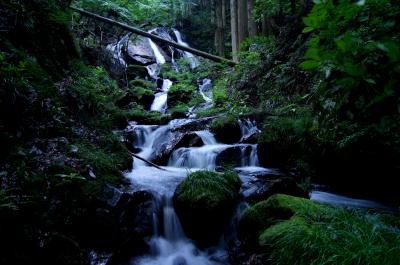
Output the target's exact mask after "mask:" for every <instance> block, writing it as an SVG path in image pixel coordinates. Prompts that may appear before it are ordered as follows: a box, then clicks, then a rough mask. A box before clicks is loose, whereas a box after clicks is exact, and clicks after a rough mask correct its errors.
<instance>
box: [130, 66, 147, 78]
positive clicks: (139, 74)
mask: <svg viewBox="0 0 400 265" xmlns="http://www.w3.org/2000/svg"><path fill="white" fill-rule="evenodd" d="M126 74H127V78H128V80H133V79H136V78H148V77H149V74H148V72H147V69H146V67H144V66H141V65H135V64H133V65H128V68H127V69H126Z"/></svg>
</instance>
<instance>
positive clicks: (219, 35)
mask: <svg viewBox="0 0 400 265" xmlns="http://www.w3.org/2000/svg"><path fill="white" fill-rule="evenodd" d="M222 5H223V0H216V1H215V21H216V29H215V48H216V50H217V52H218V55H219V56H224V54H225V47H224V43H225V42H224V35H225V34H224V28H223V24H224V23H223V19H222V17H223V14H222Z"/></svg>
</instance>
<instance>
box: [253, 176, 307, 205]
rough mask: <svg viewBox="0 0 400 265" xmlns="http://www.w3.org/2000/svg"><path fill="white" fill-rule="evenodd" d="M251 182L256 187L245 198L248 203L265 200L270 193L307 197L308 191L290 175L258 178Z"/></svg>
mask: <svg viewBox="0 0 400 265" xmlns="http://www.w3.org/2000/svg"><path fill="white" fill-rule="evenodd" d="M253 184H254V185H255V186H256V187H257V188H256V189H255V191H254V192H253V193H251V194H249V195H248V197H247V198H246V200H247V201H248V202H250V203H257V202H260V201H263V200H266V199H268V198H269V197H271V196H272V195H274V194H278V193H280V194H287V195H292V196H296V197H304V198H307V197H308V193H307V192H306V191H305V190H304V189H302V188H301V187H300V186H299V185H298V184H297V182H296V181H295V179H294V178H291V177H279V178H275V179H264V180H258V181H257V182H256V183H253Z"/></svg>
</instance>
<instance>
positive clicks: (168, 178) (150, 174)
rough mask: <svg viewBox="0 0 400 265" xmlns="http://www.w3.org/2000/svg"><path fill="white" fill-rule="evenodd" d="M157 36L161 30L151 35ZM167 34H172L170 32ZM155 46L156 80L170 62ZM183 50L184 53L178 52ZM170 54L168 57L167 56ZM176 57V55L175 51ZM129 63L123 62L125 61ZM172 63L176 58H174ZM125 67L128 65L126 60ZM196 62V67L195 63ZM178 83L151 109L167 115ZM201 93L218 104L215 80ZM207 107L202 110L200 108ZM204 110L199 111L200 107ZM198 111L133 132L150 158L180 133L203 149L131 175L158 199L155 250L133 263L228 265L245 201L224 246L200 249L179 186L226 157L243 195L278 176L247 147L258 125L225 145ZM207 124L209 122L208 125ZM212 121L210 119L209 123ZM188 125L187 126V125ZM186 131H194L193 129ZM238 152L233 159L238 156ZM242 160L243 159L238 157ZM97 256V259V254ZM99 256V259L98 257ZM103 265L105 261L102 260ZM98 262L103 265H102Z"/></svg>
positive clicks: (245, 126)
mask: <svg viewBox="0 0 400 265" xmlns="http://www.w3.org/2000/svg"><path fill="white" fill-rule="evenodd" d="M150 32H151V33H154V32H155V30H152V31H150ZM166 34H167V33H166ZM174 34H175V36H176V39H177V41H178V43H180V44H182V45H186V46H187V43H185V42H184V41H183V40H182V36H181V34H180V33H179V31H177V30H174ZM122 41H125V42H126V40H121V41H120V42H118V43H116V44H113V45H111V46H109V47H107V48H108V49H109V50H110V51H112V52H113V54H115V58H116V59H118V60H119V59H120V58H121V59H122V57H121V54H120V53H119V52H118V51H119V50H120V46H121V45H122ZM148 41H149V45H150V47H151V49H152V51H153V53H154V56H155V59H156V63H155V64H152V65H149V66H147V69H148V72H149V75H150V76H151V77H152V78H154V79H156V78H158V73H159V70H160V66H161V65H162V64H164V63H166V61H167V60H166V58H165V57H164V55H163V52H162V51H161V48H160V47H159V46H158V45H157V44H155V43H154V42H153V41H151V40H150V39H149V40H148ZM178 51H179V50H178ZM179 53H180V54H181V57H185V58H193V61H192V63H193V66H197V65H198V61H197V59H196V58H195V57H194V56H193V55H192V54H190V53H187V52H182V51H179ZM164 54H165V53H164ZM172 55H173V52H172ZM122 60H123V59H122ZM172 61H174V58H173V56H172ZM120 62H121V63H125V61H120ZM195 64H196V65H195ZM171 85H172V82H171V81H170V80H168V79H165V80H163V85H162V88H161V89H160V91H159V92H158V93H156V95H155V99H154V102H153V103H152V105H151V108H150V109H151V110H154V111H159V112H161V113H165V112H166V111H167V101H168V90H169V88H170V87H171ZM199 92H200V94H201V95H202V97H203V99H204V101H205V103H204V105H203V106H202V107H203V108H207V107H210V106H212V104H213V103H212V98H213V95H212V83H211V80H209V79H204V80H201V82H200V84H199ZM200 109H201V108H200ZM197 110H198V109H197ZM195 116H196V108H194V107H193V108H192V111H191V112H190V113H189V118H188V119H177V120H173V121H171V122H169V123H168V124H166V125H161V126H160V125H138V124H134V123H132V124H131V125H130V127H129V131H130V132H131V133H132V134H133V136H134V137H133V138H134V141H133V147H134V148H135V150H137V155H139V156H140V157H143V158H145V159H147V160H150V161H151V160H153V159H155V157H156V156H157V155H158V154H160V153H162V152H163V150H165V148H166V146H168V145H169V144H170V143H172V142H173V141H174V140H176V137H178V135H179V133H192V134H195V135H197V136H198V137H199V138H200V139H201V141H202V143H203V144H202V145H201V146H196V147H190V146H187V147H181V148H176V149H175V150H173V151H172V153H170V154H169V155H168V159H167V161H168V163H167V166H165V167H164V169H165V171H164V170H159V169H157V168H155V167H151V166H149V165H148V164H147V163H146V162H143V161H141V160H138V159H135V160H134V164H133V169H132V170H131V171H130V172H127V173H126V174H125V176H126V178H128V179H129V180H130V181H131V183H132V185H131V187H132V191H139V190H145V191H149V192H151V193H152V194H153V195H154V197H155V204H156V205H157V207H155V208H154V213H153V220H152V223H153V231H154V232H153V236H152V237H151V238H149V239H148V244H149V246H150V252H149V253H148V254H146V255H144V256H140V257H135V258H133V259H132V260H131V264H132V265H222V264H225V265H227V264H229V262H228V254H227V251H226V246H225V241H224V238H225V239H229V240H230V242H234V241H235V240H236V238H235V237H236V234H235V233H236V232H235V231H236V226H237V223H238V220H239V218H240V216H241V214H242V213H243V211H244V210H245V209H246V208H247V207H248V206H247V204H246V203H244V202H241V203H239V204H238V205H237V207H236V210H235V212H234V214H233V216H232V221H231V222H230V224H229V225H228V226H227V231H226V236H225V237H222V238H221V242H220V244H219V245H218V246H214V247H211V248H208V249H203V250H200V249H198V248H197V247H196V246H195V244H194V243H193V242H192V241H191V240H190V239H189V238H187V236H186V235H185V233H184V231H183V228H182V226H181V223H180V221H179V218H178V216H177V214H176V212H175V209H174V206H173V203H172V197H173V194H174V191H175V189H176V187H177V186H178V185H179V183H180V182H181V181H182V180H184V179H185V178H186V176H187V175H188V173H190V172H193V171H197V170H216V169H217V168H218V166H220V163H221V159H223V158H224V157H225V159H226V156H227V159H228V160H230V161H231V162H232V163H234V165H233V166H235V167H236V168H235V169H236V171H238V172H239V175H240V178H241V180H242V182H243V184H242V189H241V192H242V193H243V195H244V196H245V197H246V196H247V194H251V193H252V192H254V188H255V187H254V185H253V184H252V183H254V181H255V180H256V177H255V175H257V174H274V173H276V172H275V171H274V169H267V168H262V167H260V166H259V161H258V155H257V144H247V143H245V142H246V139H248V138H249V137H251V136H252V135H253V134H255V133H259V129H258V128H257V125H256V123H255V121H253V120H251V119H241V120H238V123H239V125H240V130H241V139H240V141H239V142H238V143H235V144H224V143H219V142H218V141H217V140H216V139H215V137H214V135H213V134H212V133H211V132H210V131H209V130H208V129H207V126H206V125H205V126H203V127H202V128H203V129H199V128H198V127H196V126H189V125H194V124H195V123H196V122H199V121H200V119H195ZM202 122H203V121H202ZM204 122H206V121H204ZM185 126H186V127H185ZM181 128H193V129H192V131H190V130H188V129H185V130H183V129H181ZM232 154H233V155H232ZM233 158H239V159H233ZM311 197H312V198H313V199H315V200H319V201H323V200H324V199H326V200H327V201H328V202H329V201H332V200H334V201H338V200H340V199H341V198H338V197H334V198H332V196H328V195H327V194H324V193H321V192H319V193H318V192H314V193H312V194H311ZM96 257H97V256H96ZM97 258H98V257H97ZM98 259H99V260H101V262H103V260H102V259H101V257H100V258H98ZM98 264H102V263H100V261H99V263H98Z"/></svg>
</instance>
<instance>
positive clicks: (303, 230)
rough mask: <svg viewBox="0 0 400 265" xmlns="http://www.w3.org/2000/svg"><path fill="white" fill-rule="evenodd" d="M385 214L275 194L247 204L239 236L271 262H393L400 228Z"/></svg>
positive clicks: (398, 250)
mask: <svg viewBox="0 0 400 265" xmlns="http://www.w3.org/2000/svg"><path fill="white" fill-rule="evenodd" d="M387 216H388V215H386V214H385V215H382V214H376V213H374V214H368V213H367V212H363V211H356V210H348V209H345V208H341V207H331V206H327V205H322V204H319V203H316V202H313V201H310V200H307V199H303V198H297V197H292V196H288V195H282V194H277V195H274V196H272V197H270V198H269V199H268V200H266V201H263V202H260V203H258V204H256V205H254V206H252V207H250V208H249V209H247V210H246V212H245V213H244V215H243V217H242V219H241V220H240V224H239V237H240V239H241V240H242V242H243V243H244V246H245V249H248V250H249V249H250V250H254V249H258V251H259V252H260V253H262V254H263V255H265V256H268V260H269V261H270V262H271V263H272V264H323V263H327V262H328V264H349V265H350V264H397V263H398V260H399V258H400V244H399V243H400V233H399V231H398V227H396V225H395V224H394V223H392V222H390V221H388V220H393V217H392V218H389V219H387ZM391 216H393V215H391ZM394 218H395V217H394ZM397 218H398V217H397ZM250 243H251V244H250ZM383 253H384V254H383Z"/></svg>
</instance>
